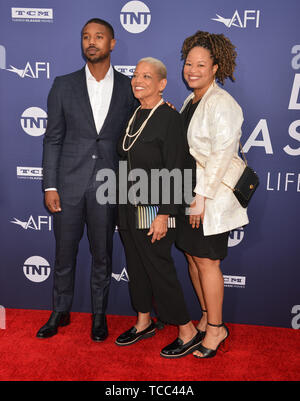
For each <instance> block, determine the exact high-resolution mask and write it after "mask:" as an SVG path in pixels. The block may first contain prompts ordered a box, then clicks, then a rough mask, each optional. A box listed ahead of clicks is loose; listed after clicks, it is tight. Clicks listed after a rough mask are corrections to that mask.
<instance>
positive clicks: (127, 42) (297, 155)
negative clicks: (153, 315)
mask: <svg viewBox="0 0 300 401" xmlns="http://www.w3.org/2000/svg"><path fill="white" fill-rule="evenodd" d="M299 15H300V3H299V0H285V1H284V0H277V1H259V0H227V1H226V2H225V1H223V0H210V1H208V0H185V1H182V0H163V1H160V0H143V1H126V0H88V1H82V0H64V1H61V0H43V1H41V0H23V1H21V0H2V1H1V4H0V85H1V86H0V87H1V90H0V113H1V120H0V133H1V135H0V141H1V143H0V165H1V168H0V174H1V175H0V177H1V195H0V213H1V216H0V218H1V224H0V230H1V232H0V234H1V263H0V305H3V306H4V307H7V308H21V309H51V307H52V278H53V263H54V250H55V242H54V235H53V227H52V216H51V215H50V214H49V213H48V212H47V210H46V208H45V207H44V204H43V192H42V185H41V184H42V179H43V176H42V169H41V159H42V142H43V135H44V133H45V128H46V124H47V106H46V102H47V95H48V92H49V90H50V87H51V85H52V82H53V80H54V78H55V77H56V76H58V75H63V74H67V73H69V72H72V71H75V70H77V69H80V68H81V67H82V66H83V65H84V59H83V58H82V53H81V40H80V39H81V38H80V31H81V28H82V26H83V25H84V23H85V22H86V21H87V20H89V19H90V18H93V17H100V18H103V19H106V20H108V21H110V22H111V24H112V25H113V26H114V28H115V32H116V39H117V45H116V47H115V49H114V51H113V53H112V63H113V65H114V66H115V68H117V69H118V70H119V71H121V72H122V73H124V74H126V75H128V76H130V75H131V74H132V72H133V70H134V66H135V64H136V62H137V61H138V60H139V59H140V58H142V57H146V56H153V57H157V58H159V59H161V60H162V61H163V62H164V63H165V64H166V66H167V69H168V85H167V89H166V91H165V95H164V97H165V98H166V99H167V100H169V101H170V102H172V103H173V104H174V105H175V107H176V108H177V109H180V107H181V105H182V103H183V100H184V99H185V98H186V96H187V95H188V94H189V92H188V90H187V88H186V86H185V84H184V82H183V80H182V67H183V63H182V61H181V59H180V50H181V46H182V43H183V40H184V39H185V38H186V37H187V36H190V35H192V34H194V33H195V32H196V31H197V30H199V29H200V30H204V31H208V32H213V33H224V34H225V35H226V36H228V37H229V38H230V39H231V41H232V42H233V43H234V44H235V46H236V47H237V52H238V58H237V69H236V73H235V76H236V82H235V83H233V82H231V81H228V82H226V84H225V89H226V90H228V91H229V92H230V93H231V94H232V95H233V96H234V97H235V98H236V99H237V101H238V102H239V103H240V105H241V106H242V108H243V111H244V117H245V121H244V124H243V135H242V143H243V146H244V151H245V153H246V157H247V159H248V162H249V164H250V166H252V167H254V168H255V170H256V171H257V173H258V175H259V177H260V181H261V184H260V187H259V189H258V190H257V192H256V194H255V195H254V197H253V199H252V201H251V204H250V206H249V208H248V212H249V218H250V224H249V225H248V226H246V227H244V228H239V229H237V230H234V231H233V232H232V233H231V235H230V239H229V255H228V257H227V258H226V259H225V260H224V262H223V263H222V271H223V274H224V281H225V300H224V320H225V321H227V322H232V323H242V324H258V325H268V326H281V327H293V328H294V329H298V328H299V327H300V291H299V288H300V261H299V259H300V239H299V238H300V235H299V227H300V203H299V200H300V170H299V167H300V166H299V159H300V113H299V111H300V96H299V92H300V34H299ZM114 242H115V244H114V257H113V275H112V284H111V292H110V300H109V308H108V313H110V314H118V315H132V314H134V312H133V310H132V308H131V303H130V297H129V294H128V276H127V271H126V260H125V256H124V251H123V247H122V244H121V241H120V238H119V234H118V232H117V231H116V233H115V238H114ZM173 255H174V260H175V264H176V268H177V271H178V275H179V277H180V280H181V282H182V285H183V289H184V292H185V295H186V300H187V303H188V307H189V309H190V312H191V317H192V318H193V319H197V318H198V317H199V316H200V309H199V304H198V302H197V298H196V296H195V294H194V291H193V288H192V286H191V283H190V279H189V276H188V271H187V263H186V260H185V258H184V256H183V254H182V253H181V252H180V251H179V250H178V249H176V248H174V250H173ZM89 276H90V254H89V247H88V241H87V239H86V236H85V237H84V238H83V240H82V242H81V245H80V250H79V254H78V265H77V272H76V294H75V299H74V304H73V311H80V312H90V279H89Z"/></svg>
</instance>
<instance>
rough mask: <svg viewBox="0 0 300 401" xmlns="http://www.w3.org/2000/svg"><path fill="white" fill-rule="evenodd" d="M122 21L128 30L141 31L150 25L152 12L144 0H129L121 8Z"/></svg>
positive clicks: (131, 31)
mask: <svg viewBox="0 0 300 401" xmlns="http://www.w3.org/2000/svg"><path fill="white" fill-rule="evenodd" d="M120 21H121V24H122V26H123V28H124V29H126V31H128V32H130V33H141V32H143V31H145V30H146V29H147V28H148V26H149V25H150V22H151V13H150V10H149V8H148V7H147V6H146V4H144V3H143V2H142V1H129V2H128V3H126V4H125V6H124V7H123V8H122V10H121V14H120Z"/></svg>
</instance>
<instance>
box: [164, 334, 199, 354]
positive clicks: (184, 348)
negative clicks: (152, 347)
mask: <svg viewBox="0 0 300 401" xmlns="http://www.w3.org/2000/svg"><path fill="white" fill-rule="evenodd" d="M202 340H203V332H200V331H197V334H196V335H195V336H194V337H193V338H192V339H191V340H190V341H188V342H187V343H185V344H183V341H182V340H181V339H180V338H176V340H175V341H173V342H172V343H171V344H169V345H167V346H166V347H165V348H163V349H162V350H161V352H160V356H162V357H164V358H172V359H175V358H181V357H182V356H186V355H188V354H191V353H192V352H193V351H195V349H197V347H199V345H200V343H201V341H202Z"/></svg>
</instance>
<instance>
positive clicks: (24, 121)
mask: <svg viewBox="0 0 300 401" xmlns="http://www.w3.org/2000/svg"><path fill="white" fill-rule="evenodd" d="M47 117H48V116H47V113H46V112H45V111H44V110H43V109H40V108H39V107H29V108H28V109H26V110H25V111H24V112H23V114H22V116H21V126H22V128H23V130H24V131H25V132H26V134H28V135H31V136H41V135H43V134H44V133H45V131H46V127H47Z"/></svg>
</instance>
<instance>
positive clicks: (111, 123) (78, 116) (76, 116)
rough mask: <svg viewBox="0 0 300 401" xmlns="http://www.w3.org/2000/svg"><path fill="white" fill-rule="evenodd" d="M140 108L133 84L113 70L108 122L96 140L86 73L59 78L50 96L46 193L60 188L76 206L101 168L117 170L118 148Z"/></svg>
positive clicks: (46, 145)
mask: <svg viewBox="0 0 300 401" xmlns="http://www.w3.org/2000/svg"><path fill="white" fill-rule="evenodd" d="M136 106H137V103H136V101H135V99H134V97H133V94H132V90H131V85H130V80H129V78H128V77H126V76H125V75H123V74H121V73H119V72H117V71H116V70H114V86H113V92H112V98H111V103H110V107H109V110H108V114H107V117H106V119H105V121H104V124H103V127H102V129H101V131H100V133H99V134H98V133H97V131H96V127H95V123H94V118H93V112H92V108H91V105H90V101H89V96H88V90H87V85H86V75H85V68H83V69H81V70H79V71H76V72H73V73H71V74H68V75H64V76H60V77H57V78H55V80H54V83H53V86H52V88H51V90H50V92H49V96H48V123H47V129H46V133H45V137H44V144H43V178H44V182H43V188H44V189H46V188H53V187H54V188H57V189H58V193H59V195H60V196H61V197H63V199H64V201H66V202H68V203H69V204H77V202H79V200H80V199H81V197H82V196H83V194H84V192H85V190H86V188H87V186H88V184H89V180H90V178H91V176H92V174H93V171H94V168H95V163H96V162H97V167H99V168H110V169H113V170H116V169H117V167H118V160H119V159H118V154H117V143H118V139H119V137H120V135H121V134H122V132H123V130H124V128H125V126H126V123H127V121H128V120H129V118H130V116H131V114H132V113H133V110H134V108H135V107H136Z"/></svg>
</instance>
